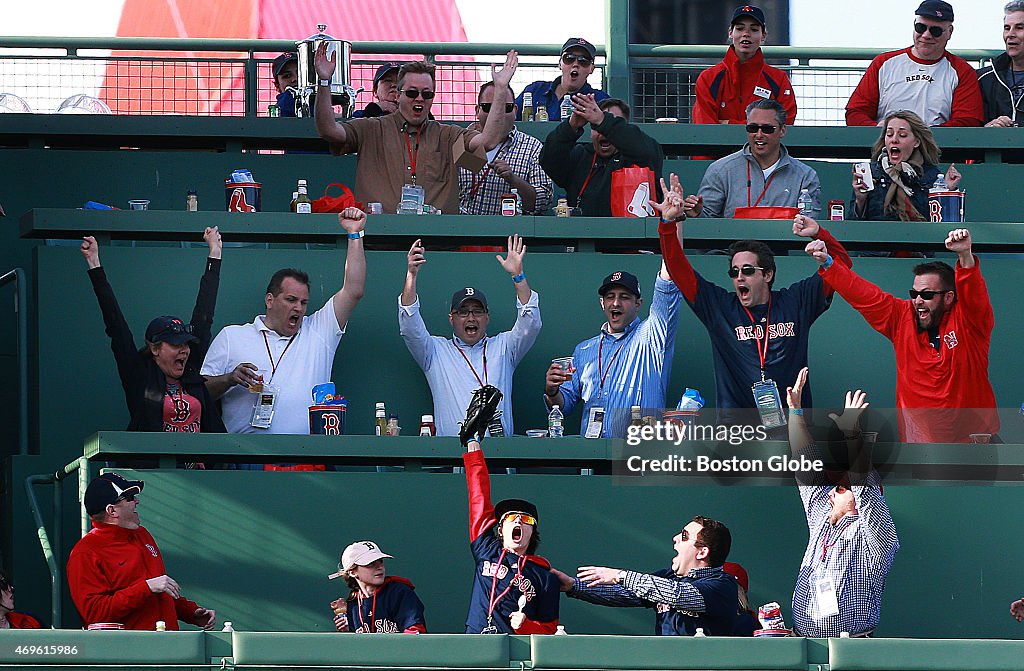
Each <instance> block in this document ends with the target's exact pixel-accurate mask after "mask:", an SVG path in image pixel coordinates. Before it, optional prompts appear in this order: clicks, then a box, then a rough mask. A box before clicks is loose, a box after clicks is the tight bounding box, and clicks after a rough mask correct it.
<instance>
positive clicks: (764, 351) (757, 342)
mask: <svg viewBox="0 0 1024 671" xmlns="http://www.w3.org/2000/svg"><path fill="white" fill-rule="evenodd" d="M748 170H749V167H748ZM743 309H744V310H746V311H747V316H748V317H750V323H751V324H753V331H752V332H751V335H752V336H754V346H755V347H756V348H757V358H758V359H760V360H761V382H764V361H765V359H767V358H768V327H769V326H770V325H771V323H772V295H771V294H768V312H767V313H766V314H765V318H764V347H763V348H762V347H761V339H760V338H758V337H757V322H755V321H754V315H753V314H752V313H751V312H750V310H747V308H746V307H744V308H743Z"/></svg>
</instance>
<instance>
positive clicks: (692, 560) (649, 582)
mask: <svg viewBox="0 0 1024 671" xmlns="http://www.w3.org/2000/svg"><path fill="white" fill-rule="evenodd" d="M672 547H673V548H674V549H675V551H676V556H675V557H673V558H672V566H671V568H667V569H662V570H660V571H657V572H655V573H640V572H639V571H626V570H622V569H617V568H606V567H603V566H581V567H580V568H579V572H578V573H577V575H576V578H575V579H573V578H570V577H569V576H567V575H566V574H564V573H562V572H561V571H557V570H554V571H553V573H555V574H556V575H557V576H558V579H559V581H560V583H561V586H562V589H564V590H565V591H566V593H567V594H568V596H570V597H572V598H574V599H580V600H582V601H589V602H590V603H596V604H598V605H601V606H618V607H646V608H654V610H655V613H656V614H657V615H656V617H655V625H654V633H655V634H656V635H658V636H693V635H694V634H695V633H697V629H703V630H704V633H705V634H706V635H708V636H731V635H733V633H734V629H735V626H734V625H735V621H736V619H737V618H738V617H739V596H738V590H737V585H738V583H737V582H736V578H734V577H732V576H731V575H729V574H728V573H726V572H725V571H724V570H723V569H722V564H723V563H724V562H725V558H726V557H728V556H729V549H730V548H731V547H732V535H731V534H730V533H729V529H728V527H726V526H725V525H724V524H722V523H721V522H719V521H718V520H713V519H711V518H710V517H703V516H700V515H698V516H697V517H694V518H693V519H692V520H691V521H690V522H689V523H688V524H687V525H686V526H684V527H683V529H682V531H680V532H679V533H678V534H676V535H675V536H674V537H673V538H672Z"/></svg>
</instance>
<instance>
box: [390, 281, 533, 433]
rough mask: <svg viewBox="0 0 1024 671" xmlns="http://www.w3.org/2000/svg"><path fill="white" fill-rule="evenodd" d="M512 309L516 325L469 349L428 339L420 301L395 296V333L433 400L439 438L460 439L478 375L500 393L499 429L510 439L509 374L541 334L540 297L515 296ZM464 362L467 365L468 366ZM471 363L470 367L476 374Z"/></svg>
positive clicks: (450, 340)
mask: <svg viewBox="0 0 1024 671" xmlns="http://www.w3.org/2000/svg"><path fill="white" fill-rule="evenodd" d="M516 310H517V313H518V314H517V316H516V323H515V325H514V326H513V327H512V328H511V329H510V330H508V331H504V332H503V333H499V334H498V335H495V336H485V337H483V338H481V339H480V340H479V342H477V343H476V344H475V345H473V346H470V345H467V344H466V343H464V342H462V341H461V340H459V339H458V338H442V337H440V336H433V335H430V333H429V332H428V331H427V326H426V324H424V323H423V316H422V315H421V314H420V301H419V297H418V296H417V297H416V302H415V303H413V304H412V305H402V297H401V296H399V297H398V328H399V332H400V333H401V334H402V339H403V340H405V346H406V347H408V348H409V353H410V354H412V358H414V359H416V363H418V364H419V365H420V368H422V369H423V373H424V374H425V375H426V376H427V383H428V384H429V385H430V393H431V395H432V396H433V397H434V423H435V425H436V426H437V435H439V436H457V435H459V422H461V421H463V420H464V419H465V418H466V408H467V407H468V406H469V399H470V397H471V396H472V395H473V390H474V389H476V388H477V387H479V386H480V382H478V381H477V376H478V375H479V376H480V380H481V381H482V382H484V383H485V384H491V385H494V386H495V387H497V388H498V389H500V390H501V393H502V394H503V397H502V399H501V413H502V415H501V425H502V428H504V430H505V435H506V436H511V435H512V433H513V428H514V427H513V424H512V375H513V373H515V370H516V366H518V365H519V362H520V361H522V360H523V357H524V356H526V353H527V352H529V351H530V348H531V347H533V343H534V341H535V340H537V334H538V333H540V327H541V321H540V298H539V297H538V296H537V292H536V291H533V292H531V293H530V300H529V301H527V302H526V304H523V303H520V302H519V299H518V298H517V299H516ZM456 346H457V347H456ZM485 348H486V350H485ZM460 349H461V350H462V353H461V354H460V352H459V350H460ZM485 351H486V353H487V365H486V367H485V366H484V352H485ZM463 355H465V358H463ZM467 359H468V360H469V363H466V360H467ZM469 364H472V365H473V370H475V371H476V374H475V375H474V374H473V370H471V369H470V366H469Z"/></svg>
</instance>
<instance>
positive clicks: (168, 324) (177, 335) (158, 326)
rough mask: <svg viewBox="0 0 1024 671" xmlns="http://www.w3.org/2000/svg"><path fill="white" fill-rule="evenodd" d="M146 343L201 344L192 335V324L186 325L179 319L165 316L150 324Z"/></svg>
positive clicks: (147, 328) (147, 329)
mask: <svg viewBox="0 0 1024 671" xmlns="http://www.w3.org/2000/svg"><path fill="white" fill-rule="evenodd" d="M146 342H153V343H156V342H165V343H169V344H171V345H182V344H184V343H187V342H199V338H197V337H195V336H194V335H192V325H191V324H186V323H184V322H183V321H181V320H180V319H178V318H177V317H170V316H168V315H164V316H163V317H157V318H156V319H154V320H153V321H151V322H149V326H147V327H146Z"/></svg>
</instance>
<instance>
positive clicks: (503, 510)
mask: <svg viewBox="0 0 1024 671" xmlns="http://www.w3.org/2000/svg"><path fill="white" fill-rule="evenodd" d="M509 513H523V514H525V515H529V516H530V517H532V518H534V519H535V520H537V522H538V523H540V515H538V514H537V506H535V505H533V504H532V503H530V502H529V501H524V500H523V499H505V500H504V501H498V503H497V504H496V505H495V506H494V519H496V520H498V521H499V522H501V521H502V520H503V519H505V516H506V515H508V514H509Z"/></svg>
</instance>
